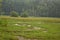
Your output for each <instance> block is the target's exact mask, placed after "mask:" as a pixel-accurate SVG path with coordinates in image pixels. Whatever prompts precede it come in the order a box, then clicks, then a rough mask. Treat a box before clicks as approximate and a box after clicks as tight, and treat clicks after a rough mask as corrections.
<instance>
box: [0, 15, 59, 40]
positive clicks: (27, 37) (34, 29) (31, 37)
mask: <svg viewBox="0 0 60 40" xmlns="http://www.w3.org/2000/svg"><path fill="white" fill-rule="evenodd" d="M0 40H60V18H49V17H27V18H23V17H8V16H1V17H0Z"/></svg>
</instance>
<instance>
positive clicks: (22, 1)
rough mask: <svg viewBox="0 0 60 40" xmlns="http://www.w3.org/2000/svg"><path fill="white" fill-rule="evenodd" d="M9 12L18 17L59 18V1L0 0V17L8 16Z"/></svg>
mask: <svg viewBox="0 0 60 40" xmlns="http://www.w3.org/2000/svg"><path fill="white" fill-rule="evenodd" d="M11 11H15V12H17V13H18V14H19V15H20V16H21V14H23V13H24V12H26V13H27V14H28V15H29V16H36V17H60V0H0V15H2V14H3V15H10V12H11Z"/></svg>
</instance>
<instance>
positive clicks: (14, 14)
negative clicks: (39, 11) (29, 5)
mask: <svg viewBox="0 0 60 40" xmlns="http://www.w3.org/2000/svg"><path fill="white" fill-rule="evenodd" d="M10 15H11V17H18V16H19V15H18V13H17V12H15V11H12V12H11V13H10Z"/></svg>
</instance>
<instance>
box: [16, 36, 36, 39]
mask: <svg viewBox="0 0 60 40" xmlns="http://www.w3.org/2000/svg"><path fill="white" fill-rule="evenodd" d="M17 38H18V40H37V39H26V38H24V37H21V36H17Z"/></svg>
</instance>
